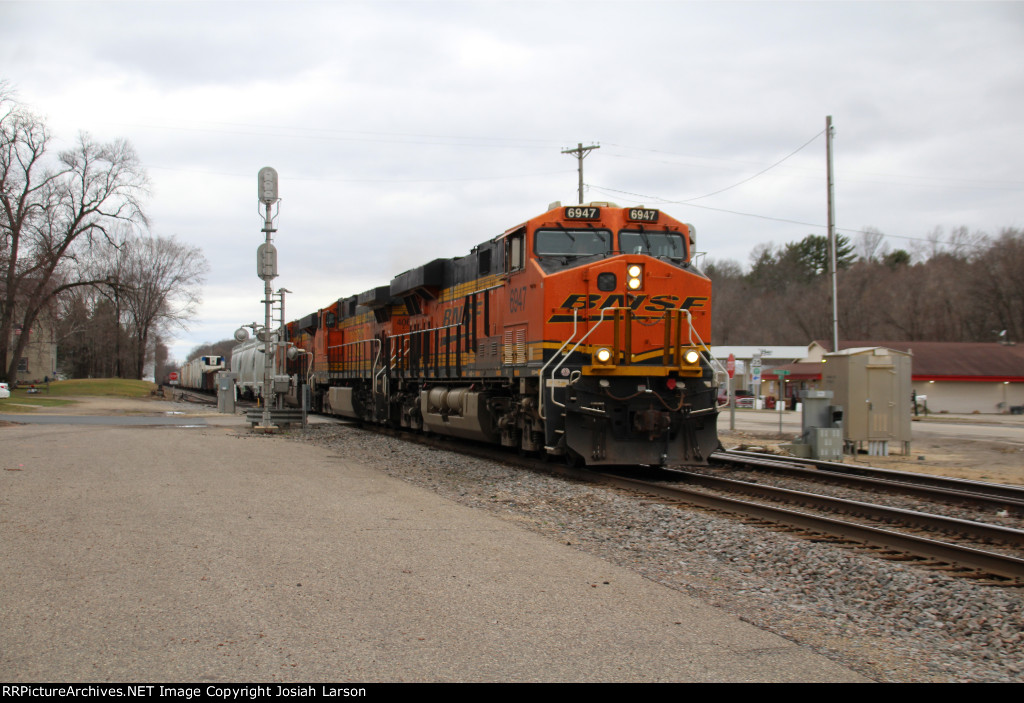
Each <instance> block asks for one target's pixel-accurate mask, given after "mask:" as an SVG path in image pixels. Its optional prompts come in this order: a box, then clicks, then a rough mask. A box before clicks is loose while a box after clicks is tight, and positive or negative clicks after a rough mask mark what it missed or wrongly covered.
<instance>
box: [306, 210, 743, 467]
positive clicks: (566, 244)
mask: <svg viewBox="0 0 1024 703" xmlns="http://www.w3.org/2000/svg"><path fill="white" fill-rule="evenodd" d="M693 245H694V228H693V226H692V225H688V224H684V223H682V222H679V221H677V220H675V219H673V218H671V217H669V216H668V215H666V214H665V213H663V212H661V211H659V210H655V209H650V208H643V207H637V208H621V207H617V206H615V205H612V204H610V203H590V204H587V205H578V206H569V207H563V206H561V204H559V203H554V204H553V205H552V207H551V209H550V210H549V211H548V212H546V213H544V214H542V215H539V216H537V217H535V218H533V219H531V220H529V221H527V222H525V223H523V224H521V225H518V226H516V227H513V228H511V229H509V230H507V231H505V232H504V233H502V234H500V235H498V236H496V237H494V238H493V239H490V240H488V241H486V242H484V243H482V244H480V245H479V246H477V247H474V248H473V250H472V251H471V253H470V254H469V255H468V256H463V257H459V258H454V259H435V260H434V261H431V262H430V263H427V264H425V265H423V266H420V267H418V268H414V269H411V270H409V271H406V272H404V273H402V274H399V275H398V276H396V277H395V278H393V279H392V280H391V283H390V285H387V286H381V287H378V288H374V289H371V290H368V291H365V292H363V293H360V294H359V295H353V296H351V297H347V298H343V299H340V300H337V301H335V302H333V303H331V304H330V305H328V306H327V307H324V308H322V309H320V310H319V311H317V312H315V313H311V314H309V315H306V316H304V317H302V318H300V319H298V320H295V321H293V322H290V323H289V324H288V325H287V326H286V336H287V338H288V341H289V342H291V343H292V344H293V345H295V346H298V347H301V348H303V349H304V350H307V351H309V352H311V354H312V359H311V363H310V362H309V360H303V359H302V358H301V357H300V358H298V359H296V360H293V361H291V362H288V364H289V366H288V372H289V373H290V374H291V375H292V378H293V379H295V381H296V383H297V384H303V383H305V384H308V385H309V389H310V397H311V399H312V404H313V406H314V407H313V409H314V410H320V411H322V412H325V413H331V414H337V415H342V416H345V417H350V418H355V419H358V420H361V421H366V422H375V423H386V424H389V425H392V426H396V427H405V428H409V429H412V430H420V431H425V432H432V433H437V434H442V435H451V436H454V437H462V438H469V439H475V440H482V441H487V442H494V443H500V444H502V445H505V446H508V447H516V448H519V449H521V450H524V451H528V452H543V453H546V454H548V455H552V456H564V457H566V458H568V459H569V460H570V461H573V462H575V463H585V464H588V465H606V464H652V465H679V464H695V463H704V462H706V460H707V457H708V455H709V454H710V453H711V452H712V451H714V450H715V449H716V448H717V446H718V436H717V429H716V423H717V417H718V412H719V408H718V405H717V395H718V386H719V384H720V383H721V382H722V381H723V379H724V375H725V371H724V369H723V368H722V365H721V364H719V363H718V362H717V361H716V360H714V359H713V358H712V357H711V354H710V350H709V347H708V343H709V337H710V330H711V282H710V280H709V279H708V278H707V277H706V276H705V275H703V274H702V273H701V272H700V271H699V270H698V269H697V268H696V267H695V265H694V263H693V258H692V257H693V254H692V247H693ZM291 396H292V397H299V394H298V393H292V394H291Z"/></svg>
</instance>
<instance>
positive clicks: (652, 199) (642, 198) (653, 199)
mask: <svg viewBox="0 0 1024 703" xmlns="http://www.w3.org/2000/svg"><path fill="white" fill-rule="evenodd" d="M587 187H588V188H593V189H594V190H596V191H598V192H601V193H608V194H613V193H618V194H620V195H631V196H635V197H637V198H639V200H636V201H634V202H636V203H637V204H640V203H645V204H649V203H656V204H664V205H686V206H688V207H695V208H700V209H701V210H711V211H712V212H722V213H725V214H727V215H739V216H741V217H753V218H756V219H759V220H769V221H771V222H782V223H785V224H790V225H801V226H803V227H814V228H817V229H827V228H828V225H825V224H821V223H820V222H803V221H802V220H791V219H788V218H785V217H772V216H771V215H758V214H757V213H753V212H740V211H738V210H727V209H726V208H720V207H711V206H710V205H695V204H694V203H691V202H688V201H686V200H668V199H666V198H661V197H658V196H656V195H644V194H642V193H631V192H629V191H627V190H618V189H616V188H608V187H606V186H598V185H594V184H592V183H588V184H587ZM836 230H838V231H841V232H847V233H849V234H876V232H868V231H866V230H862V229H850V228H848V227H836ZM878 233H880V234H882V236H885V237H891V238H893V239H907V240H910V241H912V242H930V241H931V240H930V239H927V238H924V237H909V236H907V235H902V234H888V233H885V232H878Z"/></svg>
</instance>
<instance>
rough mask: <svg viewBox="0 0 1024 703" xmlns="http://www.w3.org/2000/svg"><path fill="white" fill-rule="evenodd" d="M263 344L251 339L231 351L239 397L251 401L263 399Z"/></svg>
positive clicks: (232, 368)
mask: <svg viewBox="0 0 1024 703" xmlns="http://www.w3.org/2000/svg"><path fill="white" fill-rule="evenodd" d="M263 358H264V357H263V342H261V341H259V340H256V339H250V340H248V341H246V342H243V343H241V344H239V345H238V346H237V347H235V348H234V349H232V350H231V371H232V373H234V374H235V385H236V387H237V388H238V395H239V396H240V397H242V398H249V399H250V400H252V399H255V398H262V397H263Z"/></svg>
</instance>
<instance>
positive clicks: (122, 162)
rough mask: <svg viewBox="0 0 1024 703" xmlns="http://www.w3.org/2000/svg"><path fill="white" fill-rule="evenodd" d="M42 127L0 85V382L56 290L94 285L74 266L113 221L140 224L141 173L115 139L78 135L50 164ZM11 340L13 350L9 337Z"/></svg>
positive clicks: (143, 178) (125, 145)
mask: <svg viewBox="0 0 1024 703" xmlns="http://www.w3.org/2000/svg"><path fill="white" fill-rule="evenodd" d="M49 144H50V134H49V132H48V131H47V129H46V126H45V124H44V123H43V122H42V120H40V119H39V118H38V117H36V116H35V115H33V114H32V113H31V112H29V111H28V110H27V109H25V108H24V107H23V106H22V105H20V104H19V103H17V102H16V101H15V100H14V97H13V92H12V91H11V89H10V88H9V87H8V86H7V85H6V84H0V242H2V245H3V246H2V248H0V265H2V269H3V270H2V274H0V276H2V279H0V286H2V291H3V297H2V299H0V378H4V379H6V380H9V381H10V380H13V379H14V378H15V374H16V371H17V367H18V360H19V358H20V357H21V355H22V353H23V352H24V348H25V345H26V344H27V342H28V337H29V335H28V334H20V335H13V332H14V330H15V329H16V328H17V326H19V325H20V327H21V330H22V331H24V332H27V331H29V330H31V329H32V326H33V324H35V323H36V320H37V319H38V318H39V315H40V313H41V312H42V311H43V310H45V309H46V308H47V307H48V306H49V305H50V304H51V303H52V302H53V300H54V299H55V297H56V296H58V295H59V294H60V293H61V292H63V291H66V290H68V289H71V288H74V287H77V286H84V285H95V284H96V283H98V282H99V281H97V280H95V279H89V278H87V277H85V278H83V277H82V276H81V274H82V270H81V269H80V267H78V266H77V260H78V257H79V255H80V254H82V253H83V251H84V250H87V249H88V248H89V247H90V246H91V245H92V244H93V243H94V242H95V241H97V238H98V237H101V238H106V237H107V236H108V234H109V228H110V226H111V225H112V224H113V223H116V222H124V223H145V215H144V213H143V211H142V207H141V204H140V199H141V198H142V196H143V195H144V194H145V193H146V189H147V179H146V175H145V172H144V170H143V168H142V166H141V164H140V162H139V159H138V157H137V156H136V155H135V152H134V150H133V149H132V148H131V146H130V145H129V144H128V143H127V142H125V141H123V140H121V141H114V142H110V143H107V144H101V143H97V142H94V141H93V140H92V139H91V138H90V137H89V136H88V135H86V134H82V135H80V136H79V138H78V143H77V144H76V145H75V147H74V148H72V149H69V150H67V151H65V152H62V153H61V154H60V155H59V157H58V159H57V160H56V162H55V163H54V162H52V160H51V159H50V157H49V155H48V147H49ZM12 337H14V338H15V341H14V345H13V348H12V347H11V339H12Z"/></svg>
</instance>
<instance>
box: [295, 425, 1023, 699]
mask: <svg viewBox="0 0 1024 703" xmlns="http://www.w3.org/2000/svg"><path fill="white" fill-rule="evenodd" d="M292 437H293V438H294V439H296V440H299V441H305V442H312V443H316V444H319V445H323V446H327V447H329V448H331V449H332V451H337V452H338V453H339V454H343V455H344V456H346V457H351V458H352V459H354V460H356V461H361V462H366V463H367V465H372V466H376V467H378V468H379V469H380V470H382V471H384V472H385V473H387V474H389V475H391V476H396V477H399V478H401V479H403V480H406V481H408V482H410V483H413V484H416V485H419V486H425V487H429V488H430V489H431V490H434V491H436V492H437V493H439V494H440V495H442V496H444V497H446V498H448V499H451V500H454V501H456V502H458V503H461V504H464V505H470V506H473V507H477V508H482V509H485V510H488V511H491V512H493V513H495V514H497V515H499V516H501V517H502V518H503V519H507V520H510V521H512V522H515V523H517V524H520V525H523V526H525V527H527V528H529V529H531V530H534V531H536V532H539V533H542V534H544V535H546V536H549V537H550V538H551V539H557V540H560V541H564V542H565V543H567V544H571V545H573V546H575V547H576V548H578V549H581V550H584V551H586V552H589V553H592V554H597V555H600V556H601V557H603V558H605V559H607V560H609V561H611V562H613V563H615V564H618V565H620V566H625V567H628V568H631V569H633V570H635V571H636V572H638V573H640V574H641V575H643V576H644V577H646V578H649V579H651V580H653V581H655V582H658V583H661V584H664V585H666V586H668V587H670V588H674V589H678V590H680V591H683V592H686V593H688V594H691V595H694V596H698V597H700V598H701V599H703V600H705V601H706V602H709V603H712V604H714V605H716V606H718V607H721V608H723V609H725V610H726V611H728V612H731V613H734V614H736V615H738V616H739V617H741V618H742V619H743V620H746V621H748V622H750V623H753V624H755V625H757V626H759V627H762V628H765V629H766V630H769V631H771V632H774V633H776V634H779V635H782V636H784V637H786V638H789V639H791V640H793V641H796V642H799V643H801V644H803V645H807V646H810V647H813V648H814V649H816V650H817V651H819V652H821V653H823V654H826V655H827V656H829V657H831V658H832V659H834V660H836V661H839V662H841V663H843V664H846V665H847V666H850V667H851V668H853V669H855V670H857V671H859V672H861V673H863V674H864V675H866V676H869V677H871V678H874V679H876V680H878V681H885V682H980V681H985V682H1021V681H1024V592H1022V589H1004V588H995V587H988V586H980V585H977V584H973V583H971V582H968V581H965V580H963V579H955V578H951V577H948V576H946V575H944V574H942V573H941V572H937V571H929V570H925V569H923V568H919V567H913V566H909V565H907V564H904V563H900V562H891V561H886V560H883V559H879V558H875V557H871V556H868V555H866V554H863V553H860V552H856V551H853V550H850V549H846V548H838V547H835V546H832V545H830V544H828V543H827V542H817V541H813V540H809V539H804V538H799V537H796V536H793V535H791V534H787V533H785V532H778V531H774V530H769V529H765V528H761V527H754V526H749V525H745V524H743V523H742V522H739V521H737V520H732V519H727V518H723V517H720V516H717V515H714V514H711V513H707V512H702V511H698V510H683V509H678V508H672V507H666V506H663V505H659V504H655V503H652V502H648V501H643V500H638V499H635V498H631V497H628V496H624V495H621V494H618V493H616V492H614V491H611V490H609V489H605V488H599V487H593V486H589V485H586V484H580V483H574V482H569V481H566V480H563V479H557V478H552V477H550V476H546V475H542V474H535V473H530V472H524V471H522V470H518V469H513V468H510V467H507V466H503V465H500V464H496V463H494V462H490V461H485V460H480V459H474V458H469V457H465V456H461V455H458V454H454V453H450V452H445V451H437V450H431V449H425V448H423V447H420V446H417V445H414V444H410V443H407V442H402V441H400V440H395V439H390V438H386V437H382V436H379V435H375V434H371V433H368V432H364V431H362V430H360V429H357V428H355V427H351V426H345V425H316V426H313V427H311V428H310V429H308V430H305V431H303V432H296V433H294V434H293V435H292Z"/></svg>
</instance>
